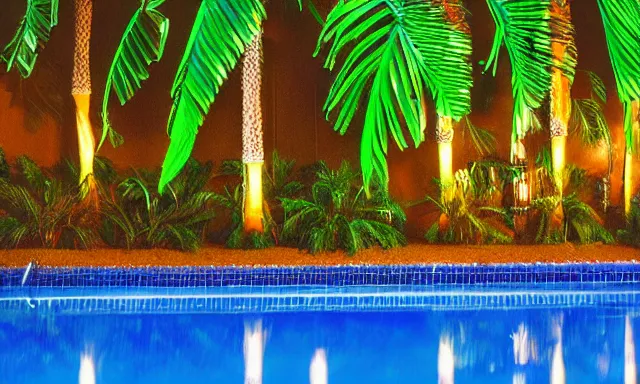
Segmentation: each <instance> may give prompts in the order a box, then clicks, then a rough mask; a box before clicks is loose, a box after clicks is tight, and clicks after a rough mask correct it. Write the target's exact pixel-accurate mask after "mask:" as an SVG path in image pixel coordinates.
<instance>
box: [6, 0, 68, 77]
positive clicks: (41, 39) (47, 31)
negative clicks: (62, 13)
mask: <svg viewBox="0 0 640 384" xmlns="http://www.w3.org/2000/svg"><path fill="white" fill-rule="evenodd" d="M57 24H58V0H27V10H26V12H25V15H24V17H23V18H22V22H21V23H20V27H18V31H17V32H16V34H15V36H14V37H13V39H12V40H11V42H9V44H8V45H7V46H6V48H5V49H4V52H2V55H0V57H1V58H2V60H3V61H5V62H6V63H7V72H8V71H11V69H12V68H13V67H14V66H16V67H18V71H19V72H20V75H21V76H22V77H23V78H27V77H29V76H30V75H31V72H32V71H33V67H34V66H35V64H36V59H37V58H38V51H39V50H40V49H42V48H43V47H44V44H45V43H46V42H47V41H49V37H50V36H51V30H52V29H53V27H55V26H56V25H57Z"/></svg>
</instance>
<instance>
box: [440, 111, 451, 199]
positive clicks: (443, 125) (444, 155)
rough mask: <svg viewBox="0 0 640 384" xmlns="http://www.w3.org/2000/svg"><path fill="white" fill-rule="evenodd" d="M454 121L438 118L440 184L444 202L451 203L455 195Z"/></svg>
mask: <svg viewBox="0 0 640 384" xmlns="http://www.w3.org/2000/svg"><path fill="white" fill-rule="evenodd" d="M453 134H454V131H453V119H452V118H451V117H448V116H438V124H437V126H436V141H437V143H438V162H439V164H440V183H442V196H441V197H442V200H443V201H446V202H448V201H451V200H453V197H454V194H455V185H454V183H455V180H454V176H453V148H452V143H453Z"/></svg>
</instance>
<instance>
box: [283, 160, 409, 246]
mask: <svg viewBox="0 0 640 384" xmlns="http://www.w3.org/2000/svg"><path fill="white" fill-rule="evenodd" d="M358 178H359V175H358V174H357V173H356V172H354V171H353V170H352V169H351V167H350V166H349V164H348V163H347V162H343V163H342V165H341V166H340V168H339V169H338V170H331V169H329V168H328V167H327V166H326V164H324V163H321V164H320V171H318V173H317V180H316V182H315V183H314V185H313V187H312V192H311V196H310V197H309V198H308V199H288V198H283V199H282V206H283V208H284V212H285V221H284V226H283V229H282V240H283V242H285V243H289V244H295V245H297V246H298V247H299V248H301V249H308V250H309V251H310V252H311V253H318V252H324V251H335V250H337V249H344V250H346V251H347V252H348V253H349V254H354V253H356V252H358V251H359V250H362V249H365V248H369V247H372V246H376V245H379V246H381V247H382V248H384V249H389V248H394V247H398V246H401V245H404V244H405V243H406V239H405V237H404V235H403V234H402V233H401V230H402V226H403V225H404V222H405V221H406V217H405V214H404V212H403V211H402V208H401V207H400V206H399V205H398V204H397V203H395V202H394V201H393V200H392V199H391V198H390V197H389V196H388V194H387V193H386V191H385V189H384V188H382V187H380V186H379V185H374V186H375V188H372V195H371V196H372V197H371V199H367V198H366V196H365V194H364V188H363V187H360V186H358V185H357V182H356V180H357V179H358Z"/></svg>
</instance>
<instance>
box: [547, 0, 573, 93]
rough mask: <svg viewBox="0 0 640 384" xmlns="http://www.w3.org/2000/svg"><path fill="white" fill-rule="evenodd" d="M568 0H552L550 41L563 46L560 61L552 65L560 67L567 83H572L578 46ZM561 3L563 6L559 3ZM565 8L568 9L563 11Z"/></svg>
mask: <svg viewBox="0 0 640 384" xmlns="http://www.w3.org/2000/svg"><path fill="white" fill-rule="evenodd" d="M568 2H569V0H552V2H551V7H552V9H553V10H554V11H553V12H551V20H550V24H549V25H550V27H551V41H552V42H553V43H560V44H562V46H563V47H564V48H565V52H564V57H563V58H562V61H560V62H555V60H554V63H553V65H554V66H556V67H557V68H559V69H561V70H562V71H563V72H564V75H565V76H566V77H567V78H568V79H569V83H570V84H573V80H574V78H575V76H576V67H577V66H578V47H577V46H576V29H575V26H574V25H573V22H572V21H571V14H570V13H569V12H570V11H569V7H570V5H568ZM560 3H562V4H563V6H564V7H566V8H564V7H563V6H561V5H560ZM565 9H566V10H567V11H568V12H567V13H565Z"/></svg>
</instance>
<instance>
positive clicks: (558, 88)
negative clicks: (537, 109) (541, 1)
mask: <svg viewBox="0 0 640 384" xmlns="http://www.w3.org/2000/svg"><path fill="white" fill-rule="evenodd" d="M551 9H552V12H554V13H556V15H557V17H558V18H562V19H567V20H569V21H570V20H571V8H570V5H569V2H568V1H564V0H559V1H558V0H557V1H554V2H552V8H551ZM551 51H552V54H553V64H554V65H553V66H552V67H551V108H550V109H551V123H550V131H551V132H550V133H551V160H552V169H553V175H552V177H553V181H554V185H555V189H556V193H557V194H558V196H559V197H560V204H558V206H557V208H556V210H555V212H554V221H555V222H557V223H562V220H563V219H564V212H563V210H562V193H563V187H564V170H565V165H566V145H567V136H568V133H569V130H568V127H569V119H570V118H571V80H570V79H569V78H568V77H567V76H566V75H565V73H564V71H563V70H562V69H561V68H562V65H563V63H564V61H565V55H566V53H567V41H566V40H565V39H561V38H558V39H554V40H552V43H551Z"/></svg>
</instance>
